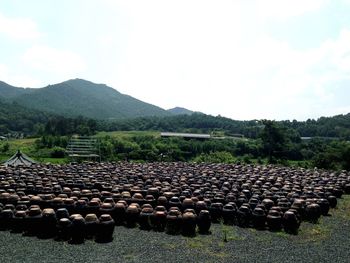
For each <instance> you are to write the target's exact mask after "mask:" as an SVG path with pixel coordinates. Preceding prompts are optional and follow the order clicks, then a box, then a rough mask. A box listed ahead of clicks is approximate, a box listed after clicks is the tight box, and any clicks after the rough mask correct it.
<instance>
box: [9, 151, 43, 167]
mask: <svg viewBox="0 0 350 263" xmlns="http://www.w3.org/2000/svg"><path fill="white" fill-rule="evenodd" d="M35 163H36V162H35V161H34V160H33V159H31V158H29V157H28V156H27V155H25V154H24V153H22V152H21V151H20V150H17V152H16V153H15V154H14V155H13V156H12V157H11V158H10V159H8V160H7V161H6V162H5V163H4V165H5V166H14V167H16V166H30V165H32V164H35Z"/></svg>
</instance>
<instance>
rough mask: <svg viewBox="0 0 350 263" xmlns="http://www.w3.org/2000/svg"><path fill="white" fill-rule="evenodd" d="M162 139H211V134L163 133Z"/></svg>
mask: <svg viewBox="0 0 350 263" xmlns="http://www.w3.org/2000/svg"><path fill="white" fill-rule="evenodd" d="M160 136H161V137H181V138H186V139H202V140H203V139H210V138H211V136H210V134H204V133H177V132H161V133H160Z"/></svg>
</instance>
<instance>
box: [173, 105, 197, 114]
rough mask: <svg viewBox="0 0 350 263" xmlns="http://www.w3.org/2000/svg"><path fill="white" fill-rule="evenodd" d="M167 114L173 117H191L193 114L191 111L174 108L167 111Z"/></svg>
mask: <svg viewBox="0 0 350 263" xmlns="http://www.w3.org/2000/svg"><path fill="white" fill-rule="evenodd" d="M168 112H170V113H172V114H173V115H191V114H192V113H193V111H191V110H188V109H185V108H182V107H175V108H172V109H168Z"/></svg>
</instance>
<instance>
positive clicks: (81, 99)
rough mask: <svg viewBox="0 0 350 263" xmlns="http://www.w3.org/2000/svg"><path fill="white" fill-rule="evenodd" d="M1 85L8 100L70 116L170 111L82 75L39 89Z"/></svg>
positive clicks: (129, 115)
mask: <svg viewBox="0 0 350 263" xmlns="http://www.w3.org/2000/svg"><path fill="white" fill-rule="evenodd" d="M2 86H3V89H4V90H5V91H6V92H4V93H1V94H2V97H3V98H5V99H7V100H10V101H12V102H17V103H18V104H20V105H23V106H25V107H27V108H31V109H36V110H41V111H46V112H50V113H54V114H58V115H63V116H68V117H75V116H84V117H87V118H95V119H122V118H135V117H142V116H167V115H170V113H169V112H167V111H166V110H164V109H162V108H160V107H157V106H155V105H152V104H149V103H145V102H143V101H141V100H138V99H136V98H133V97H131V96H129V95H124V94H122V93H120V92H118V91H117V90H115V89H113V88H111V87H108V86H106V85H104V84H95V83H93V82H90V81H86V80H82V79H73V80H68V81H65V82H62V83H58V84H54V85H49V86H47V87H45V88H40V89H21V88H16V87H12V86H10V85H7V86H6V85H5V84H4V85H2ZM27 90H28V91H27ZM23 91H25V92H23Z"/></svg>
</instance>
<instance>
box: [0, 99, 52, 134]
mask: <svg viewBox="0 0 350 263" xmlns="http://www.w3.org/2000/svg"><path fill="white" fill-rule="evenodd" d="M50 117H52V115H50V114H48V113H45V112H41V111H38V110H33V109H28V108H26V107H23V106H21V105H18V104H17V103H16V102H14V103H8V102H5V101H4V100H3V99H1V98H0V135H1V134H6V133H7V132H9V131H20V132H25V133H29V134H31V133H33V132H34V131H36V130H37V129H38V128H39V127H38V125H40V124H41V125H44V124H45V123H46V122H47V121H48V120H49V118H50Z"/></svg>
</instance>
